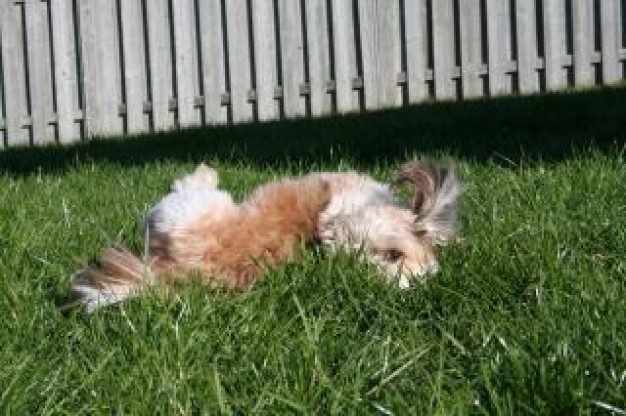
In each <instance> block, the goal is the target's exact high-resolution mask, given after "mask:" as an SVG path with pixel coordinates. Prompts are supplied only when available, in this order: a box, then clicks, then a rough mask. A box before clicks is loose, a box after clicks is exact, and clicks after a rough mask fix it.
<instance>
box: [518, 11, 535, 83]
mask: <svg viewBox="0 0 626 416" xmlns="http://www.w3.org/2000/svg"><path fill="white" fill-rule="evenodd" d="M536 16H537V15H536V10H535V2H534V1H516V2H515V19H516V26H515V27H516V31H517V80H518V85H519V92H521V93H531V92H536V91H538V90H539V73H538V72H537V61H538V59H539V55H538V48H537V24H536V21H537V20H536Z"/></svg>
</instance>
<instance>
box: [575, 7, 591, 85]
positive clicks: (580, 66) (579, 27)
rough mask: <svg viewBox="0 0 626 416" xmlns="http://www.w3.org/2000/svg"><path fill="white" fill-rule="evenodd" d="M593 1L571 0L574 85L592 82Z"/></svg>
mask: <svg viewBox="0 0 626 416" xmlns="http://www.w3.org/2000/svg"><path fill="white" fill-rule="evenodd" d="M592 30H593V2H592V1H589V0H572V31H573V37H574V59H573V61H574V83H575V84H576V86H586V85H591V84H593V82H594V72H593V66H592V64H591V55H592V52H593V41H594V39H593V32H592Z"/></svg>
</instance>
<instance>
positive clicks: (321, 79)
mask: <svg viewBox="0 0 626 416" xmlns="http://www.w3.org/2000/svg"><path fill="white" fill-rule="evenodd" d="M305 7H306V10H305V13H306V20H307V41H308V45H307V50H308V56H307V59H308V62H309V66H308V68H309V88H310V95H309V97H310V102H311V115H313V116H320V115H324V114H329V113H330V112H331V99H330V94H329V93H328V91H327V83H328V81H330V78H331V74H330V49H329V39H328V30H327V27H326V26H327V22H328V10H327V8H326V0H308V1H306V2H305Z"/></svg>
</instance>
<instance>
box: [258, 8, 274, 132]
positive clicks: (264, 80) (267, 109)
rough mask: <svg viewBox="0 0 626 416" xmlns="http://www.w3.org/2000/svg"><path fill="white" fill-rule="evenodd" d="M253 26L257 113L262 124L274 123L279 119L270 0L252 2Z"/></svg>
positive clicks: (272, 9) (272, 14) (272, 10)
mask: <svg viewBox="0 0 626 416" xmlns="http://www.w3.org/2000/svg"><path fill="white" fill-rule="evenodd" d="M252 26H253V28H254V39H253V40H254V62H255V72H256V74H255V76H256V100H257V113H258V117H259V120H261V121H266V120H274V119H277V118H278V117H279V116H280V109H279V105H278V101H277V99H276V97H275V91H276V87H277V86H278V73H277V58H276V53H277V49H276V22H274V2H273V0H255V1H253V2H252Z"/></svg>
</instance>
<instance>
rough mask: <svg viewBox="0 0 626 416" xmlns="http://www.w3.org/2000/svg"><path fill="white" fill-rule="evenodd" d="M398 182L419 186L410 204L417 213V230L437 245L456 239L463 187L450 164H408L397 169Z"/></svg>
mask: <svg viewBox="0 0 626 416" xmlns="http://www.w3.org/2000/svg"><path fill="white" fill-rule="evenodd" d="M396 182H411V183H412V184H414V185H415V187H416V190H415V193H414V196H413V200H412V203H411V205H412V208H413V211H414V212H415V213H416V215H417V220H416V223H415V229H416V230H417V231H418V232H420V233H422V234H424V235H425V236H427V237H429V238H430V239H432V240H433V242H434V243H436V244H446V243H449V242H452V241H454V240H455V239H456V234H457V232H458V228H459V225H458V224H459V221H458V211H459V198H460V196H461V194H462V193H463V189H464V186H463V184H462V183H461V181H460V180H459V179H458V178H457V176H456V173H455V171H454V167H453V166H452V165H451V164H443V163H434V162H423V161H422V162H413V163H409V164H407V165H405V166H404V167H403V168H402V169H401V170H400V172H398V174H397V176H396Z"/></svg>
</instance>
